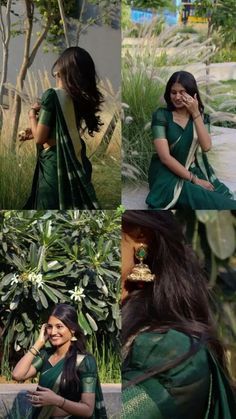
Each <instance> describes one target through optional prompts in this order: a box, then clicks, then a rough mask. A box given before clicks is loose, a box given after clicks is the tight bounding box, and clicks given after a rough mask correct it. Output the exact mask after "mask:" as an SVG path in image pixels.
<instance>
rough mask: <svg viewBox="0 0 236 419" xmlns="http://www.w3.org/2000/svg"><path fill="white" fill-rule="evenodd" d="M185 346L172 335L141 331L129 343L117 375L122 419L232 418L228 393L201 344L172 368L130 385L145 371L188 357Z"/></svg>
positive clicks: (184, 341)
mask: <svg viewBox="0 0 236 419" xmlns="http://www.w3.org/2000/svg"><path fill="white" fill-rule="evenodd" d="M193 341H197V339H195V338H193ZM190 342H191V341H190V337H188V336H187V335H185V334H183V333H180V332H178V331H176V330H169V331H168V332H167V333H158V332H141V333H139V334H138V335H137V336H136V337H134V338H133V340H132V339H131V342H130V343H128V346H130V348H131V349H130V350H129V352H128V351H127V352H126V353H125V358H126V360H125V362H124V368H123V372H122V384H123V390H122V412H121V418H122V419H143V418H147V419H189V418H191V419H233V418H235V412H236V403H235V399H234V395H233V392H232V390H231V388H230V386H229V383H228V382H227V379H226V377H225V376H224V373H223V371H221V368H220V367H219V365H218V364H217V362H216V361H215V359H214V357H213V356H212V354H211V353H210V352H209V351H208V349H207V348H206V347H205V346H204V345H201V346H200V347H199V349H198V350H197V351H196V352H194V354H193V355H191V356H189V357H187V359H185V360H184V361H182V362H180V363H179V364H178V365H177V366H175V367H173V368H170V369H169V370H167V371H165V372H162V373H159V374H157V375H153V376H151V377H149V378H147V379H145V380H142V381H141V382H139V383H136V384H135V385H130V386H129V382H130V381H131V380H134V379H135V378H137V377H140V376H141V375H142V374H143V373H144V372H146V371H147V370H148V369H149V368H152V367H163V366H164V365H165V364H167V363H168V362H170V361H174V360H176V359H177V358H178V357H180V356H181V355H185V354H186V353H188V351H189V349H190ZM127 354H128V355H127Z"/></svg>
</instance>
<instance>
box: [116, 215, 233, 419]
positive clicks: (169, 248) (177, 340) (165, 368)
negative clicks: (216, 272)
mask: <svg viewBox="0 0 236 419" xmlns="http://www.w3.org/2000/svg"><path fill="white" fill-rule="evenodd" d="M144 260H145V261H147V264H144V263H143V261H144ZM135 261H137V262H138V261H139V262H138V263H136V265H135ZM122 281H123V308H122V353H123V368H122V401H123V403H122V415H121V418H122V419H126V418H129V419H143V418H145V417H146V418H148V419H189V418H191V419H213V418H214V419H233V418H235V412H236V403H235V398H234V394H233V391H232V388H231V385H230V379H229V374H228V371H227V367H226V361H225V351H224V348H223V346H222V343H221V342H220V341H219V339H218V338H217V333H216V328H215V325H214V322H213V320H212V315H211V312H210V309H209V301H208V291H207V283H206V278H205V277H204V274H203V272H202V270H201V269H200V267H199V265H198V262H197V260H196V258H195V255H194V254H193V252H192V251H191V250H190V248H189V247H188V246H187V245H186V244H185V243H184V238H183V236H182V232H181V230H180V228H179V226H178V224H177V223H176V220H175V219H174V216H173V215H172V214H171V213H169V212H168V211H126V212H125V213H124V215H123V217H122Z"/></svg>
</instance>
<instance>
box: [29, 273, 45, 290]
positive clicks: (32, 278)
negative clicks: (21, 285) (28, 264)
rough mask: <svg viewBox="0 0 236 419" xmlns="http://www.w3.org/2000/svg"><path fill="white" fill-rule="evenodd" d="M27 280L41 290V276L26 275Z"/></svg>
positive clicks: (42, 283)
mask: <svg viewBox="0 0 236 419" xmlns="http://www.w3.org/2000/svg"><path fill="white" fill-rule="evenodd" d="M28 280H29V281H31V282H32V283H33V284H35V285H37V287H38V288H43V285H44V282H43V276H42V274H35V273H34V272H32V273H30V274H29V275H28Z"/></svg>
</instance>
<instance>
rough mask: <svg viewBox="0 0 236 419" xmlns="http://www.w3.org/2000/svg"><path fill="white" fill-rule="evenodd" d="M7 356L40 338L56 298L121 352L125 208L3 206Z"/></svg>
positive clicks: (1, 277) (1, 289)
mask: <svg viewBox="0 0 236 419" xmlns="http://www.w3.org/2000/svg"><path fill="white" fill-rule="evenodd" d="M0 216H1V238H0V239H1V242H2V244H1V247H0V255H1V267H0V272H1V273H0V299H1V306H0V321H1V328H2V345H1V346H2V348H3V358H2V364H3V363H4V362H5V361H6V358H8V357H9V355H8V354H9V351H10V354H11V353H13V352H14V350H15V351H20V350H21V349H23V350H25V349H27V348H28V347H29V346H30V345H32V344H33V342H34V341H35V339H36V337H37V335H38V332H39V329H40V325H42V323H44V322H45V321H46V320H47V317H48V314H49V313H50V311H51V309H52V307H53V306H54V304H56V303H61V302H66V303H69V304H72V305H74V306H75V308H76V309H77V312H78V321H79V324H80V326H81V327H82V329H83V330H84V332H85V334H87V335H92V334H94V333H96V341H97V343H98V346H99V345H101V344H105V345H106V344H109V348H113V349H114V350H115V348H116V352H117V345H118V342H119V329H120V327H121V325H120V312H119V295H120V292H119V291H120V289H119V287H120V283H119V277H120V262H119V260H120V240H119V237H120V211H119V210H117V211H46V212H45V211H18V212H17V211H2V212H1V213H0Z"/></svg>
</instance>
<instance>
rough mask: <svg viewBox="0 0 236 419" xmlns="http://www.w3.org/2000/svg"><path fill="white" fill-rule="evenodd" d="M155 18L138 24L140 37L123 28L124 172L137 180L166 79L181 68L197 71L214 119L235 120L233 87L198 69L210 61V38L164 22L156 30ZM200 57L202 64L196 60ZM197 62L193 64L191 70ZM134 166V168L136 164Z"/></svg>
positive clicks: (143, 174) (149, 148) (143, 167)
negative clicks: (229, 88)
mask: <svg viewBox="0 0 236 419" xmlns="http://www.w3.org/2000/svg"><path fill="white" fill-rule="evenodd" d="M154 26H155V20H154V21H153V22H152V23H151V24H150V25H149V26H145V27H144V28H141V29H140V32H139V37H137V38H135V39H134V38H130V37H129V33H128V32H126V33H124V39H123V48H122V55H123V59H122V101H123V113H124V115H123V117H124V124H123V132H122V138H123V153H124V157H123V171H122V173H123V176H124V178H125V180H126V181H127V180H131V181H134V182H138V181H140V180H141V181H146V180H147V170H148V167H149V164H150V158H151V153H152V150H153V145H152V138H151V130H150V125H151V116H152V113H153V112H154V111H155V110H156V109H157V108H158V107H161V106H165V102H164V98H163V94H164V90H165V86H166V83H167V80H168V79H169V77H170V76H171V74H172V73H173V72H175V71H177V70H184V69H185V70H187V71H190V72H193V73H194V75H195V77H196V79H197V82H198V84H199V88H200V92H201V94H202V98H203V101H204V104H205V105H206V107H205V109H206V112H208V113H210V115H211V116H212V117H213V122H214V123H215V124H220V123H222V121H231V123H233V124H235V116H234V115H233V113H232V112H233V109H234V108H235V105H236V96H235V93H234V94H232V93H231V92H229V91H227V88H226V86H225V85H222V83H219V82H218V83H216V82H215V81H214V80H213V78H211V75H210V74H209V71H206V74H205V75H204V76H202V75H199V71H200V67H201V69H202V63H209V62H210V59H211V57H212V56H213V55H214V49H215V48H214V45H213V43H212V40H211V39H206V40H205V41H204V42H199V40H198V37H197V36H196V34H195V33H192V34H189V33H187V34H186V33H185V31H182V29H181V28H180V27H178V26H177V27H171V28H164V29H163V31H162V32H161V33H160V34H159V35H158V36H156V35H155V33H154V31H153V27H154ZM196 63H199V64H200V66H199V69H198V68H196V67H194V64H196ZM191 66H193V70H191ZM132 168H133V170H132Z"/></svg>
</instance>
